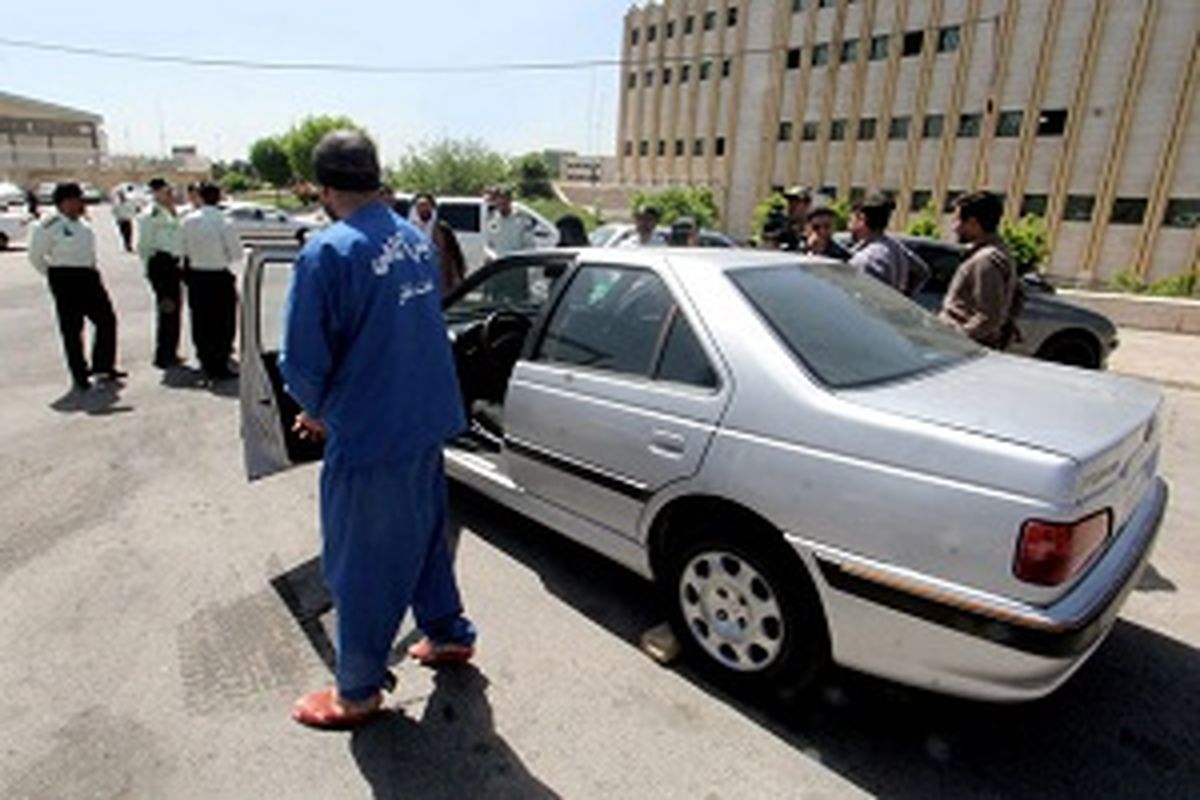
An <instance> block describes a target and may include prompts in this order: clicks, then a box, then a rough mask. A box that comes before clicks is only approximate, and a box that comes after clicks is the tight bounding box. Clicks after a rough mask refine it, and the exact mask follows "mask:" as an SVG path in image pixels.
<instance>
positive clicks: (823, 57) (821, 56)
mask: <svg viewBox="0 0 1200 800" xmlns="http://www.w3.org/2000/svg"><path fill="white" fill-rule="evenodd" d="M828 63H829V45H828V44H819V45H816V46H815V47H813V49H812V65H813V66H814V67H820V66H824V65H825V64H828Z"/></svg>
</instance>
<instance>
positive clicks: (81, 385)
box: [71, 378, 92, 392]
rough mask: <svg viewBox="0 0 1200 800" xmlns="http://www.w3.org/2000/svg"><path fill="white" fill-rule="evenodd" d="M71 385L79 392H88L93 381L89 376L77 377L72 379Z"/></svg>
mask: <svg viewBox="0 0 1200 800" xmlns="http://www.w3.org/2000/svg"><path fill="white" fill-rule="evenodd" d="M71 387H72V388H73V389H74V390H75V391H77V392H86V391H88V390H90V389H91V388H92V382H91V381H90V380H88V379H87V378H76V379H75V380H73V381H71Z"/></svg>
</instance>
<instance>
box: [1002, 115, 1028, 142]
mask: <svg viewBox="0 0 1200 800" xmlns="http://www.w3.org/2000/svg"><path fill="white" fill-rule="evenodd" d="M1024 117H1025V114H1024V113H1023V112H1021V111H1001V112H1000V116H998V117H996V138H998V139H1014V138H1016V137H1018V136H1020V135H1021V121H1022V120H1023V119H1024Z"/></svg>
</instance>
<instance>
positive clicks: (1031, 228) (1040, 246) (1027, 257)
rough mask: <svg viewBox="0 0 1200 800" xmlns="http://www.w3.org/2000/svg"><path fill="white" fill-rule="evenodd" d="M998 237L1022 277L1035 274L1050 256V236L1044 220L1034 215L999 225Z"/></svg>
mask: <svg viewBox="0 0 1200 800" xmlns="http://www.w3.org/2000/svg"><path fill="white" fill-rule="evenodd" d="M1000 237H1001V238H1002V239H1004V242H1005V244H1007V245H1008V251H1009V253H1011V254H1012V257H1013V261H1015V262H1017V271H1018V272H1020V273H1021V274H1022V275H1024V274H1025V273H1026V272H1035V271H1037V270H1038V269H1040V268H1041V266H1042V264H1044V263H1046V259H1047V258H1048V257H1049V255H1050V235H1049V233H1048V232H1047V229H1046V220H1044V219H1043V218H1042V217H1039V216H1037V215H1036V214H1026V215H1025V216H1023V217H1021V218H1020V219H1019V220H1017V221H1016V222H1009V221H1007V220H1006V221H1004V222H1001V223H1000Z"/></svg>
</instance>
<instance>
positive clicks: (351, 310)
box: [279, 131, 475, 728]
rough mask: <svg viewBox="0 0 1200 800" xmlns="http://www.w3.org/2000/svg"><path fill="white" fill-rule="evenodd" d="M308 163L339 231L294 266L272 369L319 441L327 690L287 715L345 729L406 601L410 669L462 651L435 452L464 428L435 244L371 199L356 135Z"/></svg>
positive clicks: (373, 191)
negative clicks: (331, 675)
mask: <svg viewBox="0 0 1200 800" xmlns="http://www.w3.org/2000/svg"><path fill="white" fill-rule="evenodd" d="M313 162H314V168H315V172H316V175H317V182H318V183H319V184H320V186H321V203H322V205H324V206H325V209H326V211H327V212H328V213H329V215H330V217H331V218H333V219H335V220H339V221H338V222H336V223H335V224H333V225H332V226H330V227H328V228H326V229H324V230H322V231H321V232H320V233H318V234H316V235H315V236H313V237H312V238H311V239H309V241H308V243H307V244H306V245H305V247H304V249H303V250H302V251H301V253H300V256H299V258H298V259H297V261H296V265H295V269H294V270H293V273H292V285H291V289H290V291H289V293H288V301H287V307H286V309H285V322H284V334H283V346H282V348H281V354H280V359H279V368H280V371H281V372H282V373H283V378H284V381H285V386H286V388H287V391H288V394H290V395H291V396H292V397H293V398H295V399H296V401H297V402H298V403H299V404H300V406H301V408H302V409H303V411H302V413H300V414H299V415H298V416H297V418H296V421H295V428H294V430H295V431H296V432H297V434H299V435H300V436H302V437H304V438H314V439H327V444H326V447H325V460H324V465H323V467H322V471H321V535H322V539H323V549H322V553H321V568H322V571H323V574H324V577H325V582H326V584H328V586H329V589H330V592H331V593H332V595H333V602H334V607H335V609H336V610H337V627H338V632H337V686H336V688H330V689H325V690H321V691H317V692H314V693H312V694H309V695H306V696H305V697H303V698H301V699H300V700H299V701H298V702H297V704H296V706H295V708H294V709H293V717H294V718H295V719H296V720H297V721H298V722H301V723H303V724H305V725H311V726H314V727H319V728H349V727H354V726H356V725H359V724H361V723H363V722H365V721H367V720H368V719H369V718H370V717H372V716H373V715H375V714H377V713H378V712H379V710H380V708H381V705H382V688H383V686H384V685H385V683H386V681H387V662H388V655H389V654H390V652H391V649H392V644H393V641H394V639H395V635H396V631H397V629H398V628H399V626H400V621H401V619H402V618H403V617H404V614H405V612H406V611H407V609H408V608H409V606H411V607H412V609H413V615H414V617H415V619H416V622H417V626H418V627H419V628H420V629H421V630H422V631H423V632H424V634H425V637H426V638H424V639H422V640H421V641H420V642H418V643H417V644H416V645H414V646H413V648H412V649H410V651H409V652H410V654H411V655H412V656H413V657H414V658H416V659H417V660H418V661H420V662H421V663H423V664H426V665H430V666H436V665H438V664H442V663H447V662H454V661H465V660H466V659H468V658H470V657H471V655H472V653H473V644H474V640H475V629H474V627H473V626H472V625H471V623H470V622H468V621H467V619H466V618H465V617H464V616H463V608H462V601H461V599H460V597H459V593H458V586H457V583H456V582H455V579H454V573H453V569H452V566H451V562H450V555H449V550H448V546H447V543H446V535H445V530H444V528H443V526H444V524H445V515H446V483H445V474H444V472H443V465H442V445H443V443H444V442H445V441H446V440H447V439H449V438H451V437H453V436H454V435H455V434H457V433H458V432H459V431H460V430H462V429H463V427H464V424H465V423H464V419H463V411H462V403H461V402H460V400H459V397H460V395H459V390H458V381H457V378H456V376H455V369H454V360H453V357H452V355H451V352H450V344H449V341H448V340H447V338H446V326H445V322H444V321H443V319H442V311H441V293H440V292H439V291H438V282H439V272H438V263H437V252H436V250H434V248H433V247H432V246H431V245H430V243H429V240H428V239H427V238H426V237H425V236H423V235H422V234H421V233H420V232H419V231H418V230H417V229H416V228H415V227H414V226H413V225H412V224H410V223H409V222H407V221H405V220H403V219H401V218H400V217H399V216H398V215H396V214H395V212H393V211H392V210H391V209H390V208H388V207H387V206H386V205H385V204H384V203H381V202H379V201H378V199H377V192H378V190H379V159H378V157H377V155H376V153H375V147H374V145H373V144H371V141H370V140H369V139H367V138H366V137H365V136H363V135H362V134H361V133H358V132H356V131H335V132H333V133H330V134H328V135H326V136H325V137H324V138H323V139H322V140H321V142H320V143H319V144H318V145H317V147H316V149H315V150H314V153H313Z"/></svg>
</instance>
